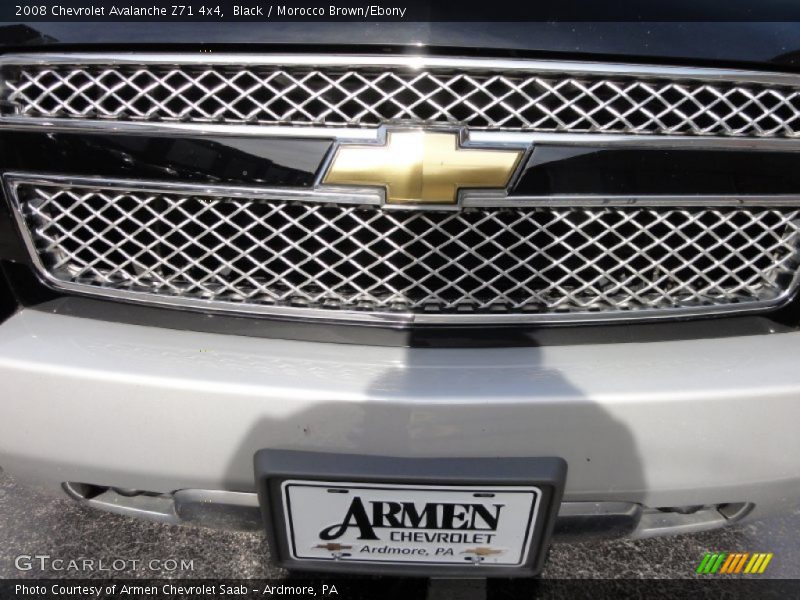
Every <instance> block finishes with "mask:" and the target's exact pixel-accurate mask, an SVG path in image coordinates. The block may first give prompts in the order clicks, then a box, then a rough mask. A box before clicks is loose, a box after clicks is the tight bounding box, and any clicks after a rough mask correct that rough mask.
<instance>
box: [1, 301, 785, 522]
mask: <svg viewBox="0 0 800 600" xmlns="http://www.w3.org/2000/svg"><path fill="white" fill-rule="evenodd" d="M798 356H800V334H796V333H783V334H774V335H762V336H749V337H741V338H735V337H734V338H721V339H709V340H694V341H669V342H654V343H635V344H634V343H631V344H608V345H583V346H556V347H545V348H503V349H423V348H416V349H407V348H387V347H365V346H357V345H335V344H322V343H310V342H296V341H284V340H268V339H255V338H247V337H236V336H226V335H218V334H206V333H196V332H183V331H174V330H168V329H157V328H148V327H141V326H133V325H124V324H117V323H109V322H100V321H94V320H88V319H81V318H76V317H66V316H57V315H52V314H45V313H42V312H37V311H32V310H24V311H22V312H20V313H18V314H16V315H15V316H14V317H12V318H11V319H10V320H8V321H6V322H5V323H4V324H3V325H2V326H0V381H2V393H1V394H0V465H1V466H3V467H4V468H6V469H7V470H8V471H9V472H11V473H12V474H15V475H17V476H18V477H20V478H21V479H29V480H38V481H42V482H45V483H48V484H50V487H52V488H53V489H60V485H61V483H62V482H67V481H70V482H86V483H92V484H97V485H105V486H116V487H120V488H133V489H141V490H150V491H157V492H165V493H167V492H173V491H175V490H182V489H200V490H229V491H240V492H252V491H253V490H254V481H253V472H252V469H253V467H252V459H253V454H254V453H255V451H256V450H258V449H260V448H268V447H271V448H285V449H303V450H315V451H330V452H346V453H363V454H373V455H390V456H459V457H470V456H560V457H563V458H564V459H566V461H567V463H568V465H569V472H568V477H567V483H566V490H565V496H564V500H565V501H567V502H634V503H640V504H642V505H644V506H647V507H664V506H686V505H713V504H721V503H739V502H750V503H754V504H755V510H754V511H753V512H752V513H751V516H759V515H763V514H765V513H767V512H769V511H773V510H779V509H781V508H783V507H788V506H793V505H795V504H796V503H797V501H798V499H800V459H798V456H800V436H798V423H800V370H799V369H798V368H797V362H798Z"/></svg>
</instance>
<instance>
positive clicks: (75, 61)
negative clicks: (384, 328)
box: [0, 52, 800, 86]
mask: <svg viewBox="0 0 800 600" xmlns="http://www.w3.org/2000/svg"><path fill="white" fill-rule="evenodd" d="M81 64H86V65H142V64H159V65H184V64H189V65H242V66H253V65H265V66H272V65H274V66H308V67H329V66H349V67H407V68H409V69H425V68H454V69H462V70H485V69H496V70H499V71H516V72H528V71H539V72H543V73H559V74H564V73H568V74H589V75H623V76H628V77H647V78H651V77H652V78H678V79H686V80H706V81H738V82H751V83H767V84H778V85H787V86H798V85H800V75H796V74H794V73H776V72H761V71H752V70H743V69H714V68H701V67H675V66H658V65H654V66H651V65H638V64H630V63H613V62H612V63H604V62H594V61H592V62H577V61H559V60H528V59H491V58H462V57H453V58H448V57H441V56H424V55H409V56H397V55H395V56H383V55H377V54H372V55H357V54H330V55H321V54H236V53H220V54H215V53H200V52H197V53H181V52H164V53H146V52H142V53H139V52H119V53H113V54H111V53H88V52H87V53H83V52H78V53H74V54H73V53H57V52H47V53H42V54H34V53H20V54H7V55H5V56H2V57H0V67H4V66H13V65H81Z"/></svg>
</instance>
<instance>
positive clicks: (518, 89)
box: [5, 64, 800, 137]
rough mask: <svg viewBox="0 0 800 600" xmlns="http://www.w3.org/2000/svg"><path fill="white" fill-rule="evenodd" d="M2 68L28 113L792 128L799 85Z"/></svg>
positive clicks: (644, 128) (677, 130)
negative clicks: (4, 69)
mask: <svg viewBox="0 0 800 600" xmlns="http://www.w3.org/2000/svg"><path fill="white" fill-rule="evenodd" d="M5 79H6V84H7V86H8V89H9V90H10V94H9V96H8V102H7V108H6V110H7V111H10V112H11V113H12V114H16V115H21V116H26V117H34V118H35V117H44V118H82V119H111V120H120V121H151V122H158V121H173V122H174V121H179V122H203V123H208V122H211V123H254V124H255V123H257V124H272V125H323V126H377V125H380V124H382V123H387V122H413V123H424V124H444V123H447V124H459V125H467V126H470V127H472V128H476V129H503V130H506V129H510V130H523V131H542V132H607V133H634V134H688V135H722V136H764V137H796V136H798V135H800V92H799V91H798V89H797V88H795V87H791V86H786V85H777V84H776V85H773V84H763V83H747V82H741V83H737V82H724V81H697V80H678V79H675V78H671V79H670V78H664V77H662V78H652V77H641V76H638V77H637V76H625V75H619V76H612V77H610V76H601V75H594V74H584V75H580V74H578V75H576V74H561V73H556V74H554V73H536V72H530V71H519V72H514V71H502V72H501V71H489V70H486V71H483V72H481V71H475V70H467V71H465V70H461V71H459V70H454V69H445V68H441V69H427V70H412V69H402V68H399V67H392V68H380V69H378V68H374V67H357V68H347V67H325V68H316V69H315V68H309V67H288V66H286V67H274V66H236V65H210V66H203V65H182V66H181V65H178V66H174V65H173V66H168V65H146V64H143V65H138V66H137V65H119V66H105V65H55V66H44V67H42V66H33V65H30V66H18V67H15V68H13V69H8V72H7V73H5ZM7 114H8V113H7Z"/></svg>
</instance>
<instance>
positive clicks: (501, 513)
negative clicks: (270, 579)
mask: <svg viewBox="0 0 800 600" xmlns="http://www.w3.org/2000/svg"><path fill="white" fill-rule="evenodd" d="M281 493H282V496H283V510H284V524H285V527H286V536H287V539H288V541H289V544H288V546H289V552H290V553H291V556H292V558H293V559H295V560H318V561H340V562H371V563H395V564H396V563H416V564H419V563H423V564H436V565H442V566H444V565H456V566H461V567H463V566H465V565H469V564H480V565H481V566H493V565H497V566H521V565H524V564H526V561H527V560H528V553H529V551H530V548H531V540H532V538H533V534H534V530H535V528H536V526H537V517H538V515H539V512H540V510H539V509H540V506H539V505H540V503H541V502H540V501H541V498H542V491H541V490H540V488H538V487H536V486H481V485H468V486H467V485H464V486H455V485H453V486H447V485H397V484H378V483H355V482H354V483H349V482H342V481H337V482H326V481H309V480H299V479H287V480H284V481H283V482H282V483H281Z"/></svg>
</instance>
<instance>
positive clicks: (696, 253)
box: [17, 184, 800, 314]
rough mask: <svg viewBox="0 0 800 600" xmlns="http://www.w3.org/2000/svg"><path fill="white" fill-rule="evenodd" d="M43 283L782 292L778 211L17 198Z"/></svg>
mask: <svg viewBox="0 0 800 600" xmlns="http://www.w3.org/2000/svg"><path fill="white" fill-rule="evenodd" d="M17 195H18V201H19V203H20V206H21V210H22V216H23V219H24V222H25V224H26V225H27V227H28V229H29V232H30V236H31V239H32V241H33V244H34V245H35V248H36V249H37V252H38V254H39V258H40V260H41V262H42V263H43V265H44V268H45V269H46V270H47V271H48V273H49V274H50V276H51V277H53V278H55V279H57V280H59V281H62V282H68V283H71V284H80V285H84V286H90V287H92V288H98V289H101V290H124V291H129V292H130V291H134V292H144V293H146V294H153V295H157V296H161V297H163V296H170V297H173V298H191V299H205V300H216V301H223V302H234V303H239V304H240V305H269V306H304V307H315V308H321V309H330V310H331V311H335V310H337V309H350V310H362V311H367V312H370V311H373V312H375V311H380V312H391V311H404V312H411V313H434V314H435V313H464V312H466V313H473V314H474V313H490V314H502V313H506V314H507V313H552V312H567V313H569V312H587V311H597V312H606V313H610V312H614V311H641V310H651V309H684V308H692V307H698V306H706V307H707V306H711V307H722V306H725V305H731V304H739V303H752V302H769V301H770V300H773V299H775V298H778V297H781V296H782V295H783V294H784V293H785V292H786V291H787V290H789V288H790V287H791V286H792V284H793V281H794V273H795V270H796V268H797V258H798V242H799V241H800V237H798V227H799V225H798V223H799V222H798V213H799V212H800V211H798V210H796V209H787V208H741V207H718V208H691V209H689V208H676V207H666V208H665V207H653V208H644V207H639V208H631V207H625V208H623V207H620V208H615V207H598V208H476V209H466V210H463V211H459V212H435V211H386V210H382V209H381V208H380V207H377V206H369V205H366V206H365V205H342V204H336V205H326V204H319V203H312V202H289V201H281V200H274V201H272V200H268V201H264V200H248V199H241V198H236V199H231V198H224V197H202V196H191V195H180V194H164V193H157V192H146V191H136V192H129V191H120V190H116V189H111V188H109V189H97V188H94V189H89V188H80V187H58V186H55V185H50V184H35V185H33V184H21V185H20V186H19V188H18V190H17Z"/></svg>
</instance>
